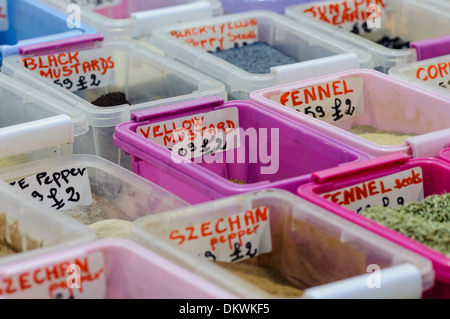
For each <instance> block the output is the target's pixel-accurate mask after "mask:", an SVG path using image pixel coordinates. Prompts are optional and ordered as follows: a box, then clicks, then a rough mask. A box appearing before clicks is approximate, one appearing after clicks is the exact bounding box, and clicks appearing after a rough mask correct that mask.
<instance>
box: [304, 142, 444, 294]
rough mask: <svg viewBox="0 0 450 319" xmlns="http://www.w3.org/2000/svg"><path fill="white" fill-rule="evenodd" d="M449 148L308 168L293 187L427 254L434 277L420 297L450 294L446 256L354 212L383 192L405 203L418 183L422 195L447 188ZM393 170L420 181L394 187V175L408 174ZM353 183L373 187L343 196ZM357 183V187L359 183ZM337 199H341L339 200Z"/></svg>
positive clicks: (404, 179) (378, 201)
mask: <svg viewBox="0 0 450 319" xmlns="http://www.w3.org/2000/svg"><path fill="white" fill-rule="evenodd" d="M449 151H450V149H446V150H443V151H442V152H441V156H440V158H414V159H412V158H410V157H409V156H408V155H406V154H404V153H396V154H390V155H386V156H383V157H379V158H376V159H370V160H367V161H364V162H360V163H354V164H351V165H347V166H345V167H340V168H334V169H329V170H323V171H320V172H316V173H314V174H312V177H311V182H309V183H305V184H303V185H300V186H299V188H298V190H297V193H298V195H299V196H300V197H302V198H304V199H306V200H309V201H310V202H312V203H315V204H316V205H318V206H320V207H323V208H325V209H327V210H329V211H331V212H333V213H335V214H336V215H338V216H341V217H343V218H345V219H347V220H350V221H352V222H353V223H355V224H357V225H360V226H363V227H365V228H366V229H369V230H370V231H372V232H374V233H376V234H378V235H381V236H383V237H385V238H387V239H389V240H391V241H393V242H395V243H397V244H400V245H402V246H404V247H406V248H408V249H410V250H411V251H414V252H416V253H418V254H419V255H422V256H424V257H426V258H428V259H429V260H431V262H432V263H433V269H434V271H435V274H436V283H435V285H434V287H433V288H432V289H430V290H428V291H426V292H425V293H424V295H423V297H424V298H450V257H448V256H446V255H445V254H442V253H440V252H438V251H436V250H434V249H431V248H429V247H427V246H425V245H423V244H421V243H419V242H418V241H416V240H413V239H411V238H409V237H407V236H404V235H403V234H400V233H399V232H397V231H394V230H392V229H389V228H387V227H385V226H382V225H381V224H379V223H376V222H374V221H372V220H370V219H368V218H366V217H364V216H362V215H359V214H358V213H356V212H357V211H359V209H357V208H356V207H358V206H361V207H364V206H365V205H367V204H371V205H374V204H381V197H382V196H383V197H386V198H387V200H386V203H387V202H390V203H395V202H397V203H399V204H400V203H401V202H398V201H399V198H400V197H401V198H403V201H404V203H407V202H414V200H412V201H411V200H409V198H410V196H413V195H411V194H412V193H413V192H415V190H417V189H419V190H420V191H422V192H423V198H425V197H427V196H429V195H433V194H444V193H447V192H448V190H449V189H450V154H449ZM411 172H414V173H415V174H416V175H415V176H416V177H417V176H418V177H419V178H417V179H415V178H413V176H414V174H412V173H411ZM393 174H406V176H408V177H411V178H412V179H411V180H410V181H413V180H416V182H417V181H419V180H420V179H422V180H423V183H418V184H414V183H411V184H408V187H403V188H402V189H395V187H392V185H394V184H396V183H397V180H399V181H401V182H402V183H403V182H405V183H407V180H408V178H407V177H405V175H403V177H398V176H399V175H393ZM395 176H397V177H395ZM380 181H381V182H380ZM382 184H383V185H382ZM357 185H360V186H361V187H362V186H364V185H366V186H367V185H369V186H367V187H368V188H370V187H372V188H371V189H372V190H371V191H370V190H369V195H367V193H366V195H367V197H366V198H365V199H364V200H363V201H357V200H355V199H354V198H353V199H350V197H344V194H345V193H346V194H347V195H348V194H350V193H349V192H345V191H344V189H347V190H351V189H352V188H354V189H356V188H358V186H357ZM370 185H372V186H370ZM405 185H406V184H405ZM366 186H364V187H366ZM361 187H359V189H362V188H361ZM413 187H414V188H413ZM416 187H418V188H416ZM356 192H357V191H356V190H355V193H356ZM370 192H372V194H371V193H370ZM326 194H329V195H330V196H331V197H329V198H330V199H326V198H325V197H324V196H328V195H326ZM366 195H363V196H366ZM333 196H334V197H333ZM345 198H347V200H345ZM333 199H334V200H333ZM341 199H344V200H342V201H341ZM384 201H385V200H384V199H383V202H384ZM349 203H350V204H349ZM349 205H354V206H353V207H350V206H349ZM393 207H395V206H393Z"/></svg>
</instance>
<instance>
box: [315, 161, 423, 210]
mask: <svg viewBox="0 0 450 319" xmlns="http://www.w3.org/2000/svg"><path fill="white" fill-rule="evenodd" d="M321 196H322V197H324V198H326V199H328V200H331V201H333V202H335V203H338V204H339V205H341V206H343V207H345V208H348V209H350V210H352V211H354V212H356V213H360V212H361V211H363V210H364V209H366V208H367V207H370V206H374V205H379V206H384V207H390V208H395V207H398V206H401V205H404V204H407V203H412V202H420V201H421V200H423V199H424V191H423V175H422V168H420V167H414V168H411V169H408V170H405V171H402V172H399V173H395V174H391V175H387V176H384V177H381V178H377V179H374V180H370V181H366V182H363V183H359V184H356V185H352V186H349V187H345V188H342V189H338V190H335V191H332V192H329V193H324V194H321Z"/></svg>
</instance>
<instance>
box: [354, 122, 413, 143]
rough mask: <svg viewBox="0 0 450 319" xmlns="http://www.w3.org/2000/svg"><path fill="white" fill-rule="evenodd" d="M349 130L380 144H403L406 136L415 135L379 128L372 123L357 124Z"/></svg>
mask: <svg viewBox="0 0 450 319" xmlns="http://www.w3.org/2000/svg"><path fill="white" fill-rule="evenodd" d="M349 132H350V133H353V134H355V135H358V136H360V137H362V138H365V139H366V140H369V141H371V142H374V143H376V144H380V145H403V144H404V143H405V139H406V138H408V137H412V136H414V135H411V134H404V133H401V132H395V131H387V130H378V129H376V128H374V127H372V126H370V125H361V126H357V127H354V128H352V129H351V130H350V131H349Z"/></svg>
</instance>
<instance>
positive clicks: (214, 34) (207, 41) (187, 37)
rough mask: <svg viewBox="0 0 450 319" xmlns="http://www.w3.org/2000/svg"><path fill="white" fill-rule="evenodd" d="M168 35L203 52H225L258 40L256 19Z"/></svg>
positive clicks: (178, 31)
mask: <svg viewBox="0 0 450 319" xmlns="http://www.w3.org/2000/svg"><path fill="white" fill-rule="evenodd" d="M170 35H172V36H174V37H176V38H178V39H181V40H183V41H184V42H185V43H188V44H190V45H192V46H194V47H200V48H202V49H203V50H205V51H213V52H215V51H218V50H222V51H223V50H227V49H231V48H234V47H238V46H242V45H244V43H246V44H251V43H254V42H256V41H257V40H258V19H256V18H248V19H243V20H235V21H229V22H224V23H220V24H214V25H209V26H200V27H192V28H188V29H182V30H173V31H170Z"/></svg>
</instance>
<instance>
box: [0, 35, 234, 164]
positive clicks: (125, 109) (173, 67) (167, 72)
mask: <svg viewBox="0 0 450 319" xmlns="http://www.w3.org/2000/svg"><path fill="white" fill-rule="evenodd" d="M96 40H102V37H101V36H99V35H95V36H89V37H79V38H77V39H74V40H72V39H70V40H67V41H63V42H53V43H47V44H46V45H36V46H31V47H23V48H20V50H21V53H23V55H20V56H19V55H18V56H14V57H9V58H8V59H5V61H4V65H3V67H2V72H3V73H4V74H6V75H8V76H11V77H13V78H16V79H17V80H19V81H22V82H24V83H27V84H29V85H30V86H32V87H35V88H37V89H39V90H41V91H42V92H45V94H47V95H48V96H51V97H54V98H56V99H58V100H59V101H61V103H64V104H66V105H67V106H68V107H71V108H73V109H77V110H80V111H82V112H84V113H85V114H86V117H87V119H88V121H89V132H88V134H84V135H83V136H82V137H83V139H82V140H79V141H77V143H75V144H74V150H73V152H74V153H75V154H93V155H97V156H100V157H103V158H105V159H107V160H110V161H112V162H114V163H117V164H119V165H121V166H124V167H126V168H130V167H131V166H130V162H129V157H128V156H125V155H124V154H123V153H121V152H120V149H118V148H117V147H116V146H114V144H113V141H112V135H113V133H114V129H115V126H116V125H117V124H119V123H122V122H126V121H128V120H129V119H130V113H131V112H134V111H138V110H142V109H149V108H157V107H160V106H162V105H167V104H172V103H175V102H181V101H187V100H191V99H195V98H201V97H205V96H216V95H219V96H223V97H224V98H226V95H227V94H226V90H225V86H224V84H223V83H221V82H219V81H217V80H215V79H213V78H212V77H209V76H207V75H204V74H202V73H200V72H198V71H196V70H194V69H192V68H190V67H189V66H185V65H183V64H181V63H180V62H176V61H174V60H172V59H170V58H168V57H165V56H162V55H159V54H157V53H155V52H153V51H151V50H148V49H147V48H145V47H144V46H142V45H140V44H139V43H137V42H135V41H132V40H120V41H108V42H102V41H96ZM76 54H78V55H77V56H76V59H75V58H73V62H72V63H73V65H77V64H76V63H75V62H76V61H80V63H81V62H82V61H84V62H83V63H85V62H86V61H87V63H88V64H89V65H94V64H93V63H94V62H96V63H97V66H102V69H101V72H100V71H98V70H97V69H92V70H95V71H94V72H91V71H90V70H91V69H89V68H86V69H84V70H85V72H84V70H81V68H80V69H79V70H78V73H77V72H75V71H73V74H72V75H71V77H67V78H65V77H64V76H60V78H56V76H54V78H53V79H52V78H45V77H41V76H40V74H39V72H37V71H38V70H39V67H38V65H39V63H40V62H39V61H41V60H40V59H41V58H42V59H44V57H45V59H50V57H60V58H61V61H63V62H67V61H69V58H67V57H68V56H71V55H72V56H75V55H76ZM47 57H48V58H47ZM63 58H64V59H63ZM24 59H26V60H25V61H28V62H27V65H28V66H29V69H27V68H26V67H25V66H24ZM27 59H28V60H27ZM30 59H31V60H30ZM66 60H67V61H66ZM31 61H33V62H31ZM46 61H50V60H46ZM91 61H92V62H91ZM98 61H102V62H98ZM45 63H47V62H45ZM45 63H44V64H43V65H45V66H47V64H45ZM49 63H50V62H49ZM53 65H54V64H53ZM83 65H84V64H83ZM66 66H67V65H63V66H58V68H57V67H53V68H51V69H52V70H53V72H56V71H58V70H59V71H61V68H64V67H66ZM35 67H36V68H35ZM103 67H104V68H103ZM33 68H35V70H32V69H33ZM92 68H94V66H92ZM40 70H41V71H45V72H46V71H48V70H49V68H44V67H43V68H41V69H40ZM63 70H64V69H63ZM59 71H58V72H59ZM53 74H54V73H53ZM92 76H94V77H95V78H94V80H92ZM82 77H83V78H86V79H87V80H88V81H85V82H84V83H87V85H86V86H88V87H87V88H86V89H84V90H77V91H74V90H76V89H79V88H80V87H79V86H77V85H79V84H80V83H81V82H80V81H81V79H82ZM66 81H70V83H71V84H66V83H68V82H66ZM53 82H54V83H53ZM98 83H100V84H99V85H98V86H94V84H98ZM115 92H120V93H123V94H125V99H126V101H123V100H119V101H118V102H117V103H125V104H123V105H118V106H117V105H116V106H106V105H114V104H116V102H115V101H114V103H113V102H109V101H108V102H109V103H110V104H105V103H102V104H101V105H105V106H97V105H94V104H92V103H93V102H94V100H96V99H97V98H99V97H102V96H103V97H104V96H105V95H108V94H110V93H115Z"/></svg>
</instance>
